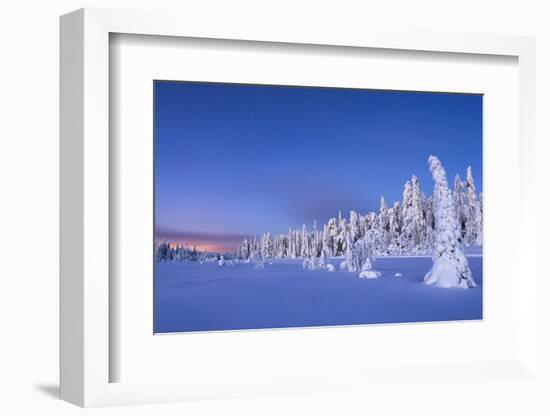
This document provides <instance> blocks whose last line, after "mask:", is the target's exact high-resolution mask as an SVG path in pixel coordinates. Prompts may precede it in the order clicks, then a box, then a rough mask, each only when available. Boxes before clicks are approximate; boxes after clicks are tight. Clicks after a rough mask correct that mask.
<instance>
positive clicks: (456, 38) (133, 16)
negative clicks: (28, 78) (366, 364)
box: [60, 9, 537, 407]
mask: <svg viewBox="0 0 550 416" xmlns="http://www.w3.org/2000/svg"><path fill="white" fill-rule="evenodd" d="M113 33H118V34H131V35H155V36H171V37H185V38H205V39H225V40H241V41H242V40H246V41H252V42H280V43H283V44H303V45H330V46H333V47H342V48H346V47H354V48H381V49H389V50H394V49H395V50H411V51H430V52H437V53H452V54H474V55H475V54H483V55H504V56H510V57H515V58H517V59H518V65H519V137H520V140H519V144H520V147H519V149H520V150H519V152H520V153H519V169H520V170H519V172H520V178H519V185H520V191H519V195H520V198H519V199H520V200H519V201H518V203H519V212H520V213H521V212H523V213H527V212H528V211H527V209H528V207H529V206H530V204H532V203H533V198H534V196H533V195H534V194H535V192H534V191H533V182H532V181H531V180H530V178H531V177H532V176H533V175H534V169H535V139H536V137H535V127H534V126H535V90H536V84H535V41H534V39H533V38H530V37H518V36H507V35H487V34H465V33H429V32H402V33H399V32H393V31H391V32H383V31H378V30H374V29H361V30H358V31H355V30H352V29H350V30H349V31H347V32H346V31H338V32H335V31H331V30H330V29H327V28H324V27H315V25H312V26H311V27H308V30H307V31H305V30H304V28H303V27H293V26H289V27H284V28H281V27H278V26H277V25H276V24H275V23H272V24H270V23H269V22H265V21H261V22H260V21H249V20H247V19H246V18H244V17H243V19H242V21H239V22H235V21H231V22H229V21H226V20H224V19H219V21H213V22H208V23H205V22H201V21H195V20H194V19H193V17H192V16H186V15H174V14H167V13H150V12H137V11H120V10H107V9H82V10H78V11H76V12H73V13H70V14H68V15H65V16H63V17H62V18H61V253H62V254H61V282H60V285H61V340H60V348H61V390H60V393H61V398H62V399H64V400H67V401H69V402H71V403H75V404H77V405H80V406H85V407H88V406H107V405H118V404H138V403H156V402H165V401H182V400H190V399H195V398H210V397H211V398H218V397H239V396H252V395H257V394H280V393H301V392H323V391H332V390H335V389H336V390H338V389H342V388H345V386H346V385H347V384H346V383H342V380H344V379H345V380H348V382H351V381H350V380H353V383H359V384H361V383H364V384H366V385H368V384H369V383H370V384H376V383H379V382H384V380H386V381H387V380H389V379H399V380H406V379H407V377H409V376H408V375H407V374H409V375H410V371H407V370H404V371H402V372H399V371H398V370H396V369H395V368H393V369H390V368H380V369H377V370H371V371H369V372H368V373H366V374H364V373H361V372H355V371H350V370H349V369H347V370H346V369H344V368H343V369H340V370H334V373H333V374H331V376H330V377H328V376H327V377H326V378H319V377H318V375H315V374H309V375H301V376H297V375H296V374H291V373H288V372H286V373H284V372H283V373H281V374H280V375H279V376H278V377H276V378H274V377H264V378H261V377H258V378H255V379H242V378H241V379H238V378H236V377H235V375H234V374H219V376H218V377H216V378H215V379H212V378H202V379H201V378H197V377H192V378H189V379H187V380H183V381H181V380H180V381H174V382H170V381H160V382H159V381H156V382H111V381H112V380H111V379H112V377H111V375H110V366H111V365H112V363H113V361H114V360H117V359H118V358H120V357H116V356H115V354H113V350H112V349H111V348H110V343H111V337H112V332H110V331H111V330H112V328H111V329H110V322H111V321H110V310H111V311H112V310H113V307H114V305H112V302H113V298H112V297H111V296H110V292H112V291H113V290H115V288H113V287H112V285H111V283H110V280H109V275H110V267H112V265H111V264H110V261H109V241H110V238H111V231H110V227H111V226H112V224H111V221H112V219H111V218H110V200H111V197H110V194H109V192H110V170H112V169H113V166H112V163H113V161H112V160H111V159H110V155H109V137H110V131H109V117H110V113H109V110H110V109H109V95H110V83H109V81H110V79H109V36H110V34H113ZM529 212H530V214H529V215H521V216H520V221H521V224H520V227H519V229H520V235H519V242H518V245H517V247H518V252H517V253H516V254H517V257H518V270H522V271H523V272H524V273H523V275H522V280H523V281H524V282H525V284H523V285H522V286H521V287H518V291H517V305H518V316H517V319H518V323H517V325H518V334H517V340H518V343H519V345H518V348H517V352H518V353H517V356H516V357H514V359H510V360H506V361H503V360H501V361H499V362H481V363H479V362H477V363H471V364H464V363H463V364H461V365H455V364H453V363H442V364H441V365H439V366H433V365H432V366H426V368H420V369H418V370H416V371H417V373H415V374H416V375H415V377H418V378H419V379H430V378H433V377H435V376H434V374H440V373H445V374H447V375H448V376H449V377H454V378H460V379H462V380H464V381H468V380H470V379H471V381H472V382H474V381H476V377H474V376H472V374H475V373H476V372H479V371H484V372H485V376H487V374H492V373H494V374H500V375H502V374H505V375H506V377H509V378H511V379H515V378H516V377H517V379H518V380H522V379H525V378H526V377H527V378H529V377H535V376H536V369H537V363H536V354H535V352H536V345H537V338H536V315H537V310H536V302H535V298H536V279H537V273H536V270H535V261H534V256H535V254H534V253H535V251H536V250H534V249H533V246H534V244H535V243H534V241H536V236H535V235H534V233H535V231H534V230H535V229H536V218H535V216H534V215H532V214H531V213H532V211H529ZM510 273H514V271H510ZM515 273H517V270H516V271H515ZM273 336H275V337H276V336H277V334H276V333H274V335H273ZM420 367H422V366H420Z"/></svg>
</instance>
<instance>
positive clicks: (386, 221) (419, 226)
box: [155, 158, 483, 277]
mask: <svg viewBox="0 0 550 416" xmlns="http://www.w3.org/2000/svg"><path fill="white" fill-rule="evenodd" d="M435 159H437V158H435ZM430 160H431V159H430ZM430 163H431V162H430ZM430 166H431V165H430ZM441 170H442V167H441ZM443 172H444V171H443ZM435 179H436V176H434V180H435ZM438 186H439V185H438V182H437V181H435V188H434V194H433V195H432V196H430V197H427V196H426V195H425V193H424V192H422V190H421V189H420V182H419V181H418V178H417V177H416V176H414V175H413V176H412V178H411V180H410V181H407V182H406V183H405V185H404V189H403V199H402V201H396V202H394V204H393V206H391V207H388V205H387V204H386V201H385V199H384V197H381V198H380V208H379V211H378V212H377V213H376V212H368V213H365V214H363V215H362V214H360V213H358V212H356V211H350V213H349V216H348V217H344V216H342V214H341V212H340V213H338V217H337V218H330V219H329V220H328V221H327V222H326V223H325V224H322V225H321V226H320V225H318V224H317V223H316V222H315V221H314V222H313V226H312V228H311V229H309V230H308V228H307V227H306V225H305V224H304V225H303V226H302V228H301V229H295V230H292V229H289V231H288V233H286V234H278V235H273V234H271V233H269V232H268V233H264V234H263V235H262V236H260V237H259V238H256V237H255V238H251V239H245V240H244V241H243V242H242V243H241V244H240V246H239V247H238V248H237V249H236V251H235V252H230V253H224V254H220V253H209V252H202V251H199V250H198V249H197V248H196V247H193V248H189V247H185V246H182V245H172V244H170V242H169V241H166V240H163V241H159V242H157V244H156V248H155V259H156V261H182V260H189V261H200V262H214V261H217V262H221V264H225V262H227V261H230V262H231V261H233V260H237V261H246V262H253V263H254V264H255V265H256V267H258V268H262V267H264V260H265V259H270V258H277V259H283V258H291V259H303V260H304V261H303V266H304V268H308V269H327V270H329V271H332V270H334V266H333V265H332V264H330V262H329V260H330V259H331V258H334V257H342V258H343V261H342V262H341V263H340V268H341V269H344V270H347V271H352V272H361V274H365V276H364V277H370V274H369V273H373V272H371V267H372V263H373V262H374V259H375V258H376V257H377V256H396V255H414V254H431V253H432V252H433V250H434V247H435V246H436V245H437V241H438V240H437V239H438V236H437V226H436V222H437V221H436V219H437V216H436V213H435V211H436V204H435V203H434V202H437V201H434V195H436V194H437V192H438V191H437V190H438V189H439V188H438ZM441 186H443V185H441ZM444 188H445V189H446V190H447V191H446V192H447V193H448V196H447V193H445V195H444V196H445V198H447V197H448V199H449V201H447V202H446V203H447V204H448V205H449V207H450V208H449V209H450V210H451V211H452V212H451V214H450V215H452V217H453V218H452V220H453V225H452V227H453V228H456V233H457V236H456V242H457V244H458V245H459V246H466V247H468V246H479V245H481V244H482V237H483V194H482V193H479V194H478V193H477V191H476V187H475V184H474V180H473V177H472V170H471V168H470V167H468V169H467V171H466V179H465V180H462V179H461V178H460V176H459V175H456V177H455V179H454V189H448V185H447V180H446V177H445V181H444ZM440 199H441V197H440ZM440 202H441V201H440ZM447 222H448V220H447ZM372 277H376V276H372Z"/></svg>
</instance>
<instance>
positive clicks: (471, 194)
mask: <svg viewBox="0 0 550 416" xmlns="http://www.w3.org/2000/svg"><path fill="white" fill-rule="evenodd" d="M465 193H466V226H465V228H466V232H465V236H464V241H465V243H466V245H468V246H473V245H477V244H481V235H479V234H481V232H482V230H481V222H482V221H481V211H480V208H479V203H478V200H477V195H476V186H475V184H474V178H473V176H472V168H471V167H470V166H468V169H467V170H466V190H465Z"/></svg>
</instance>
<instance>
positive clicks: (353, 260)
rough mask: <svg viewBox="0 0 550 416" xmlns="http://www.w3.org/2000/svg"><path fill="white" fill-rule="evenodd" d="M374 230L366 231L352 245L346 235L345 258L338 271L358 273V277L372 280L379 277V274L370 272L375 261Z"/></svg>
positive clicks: (349, 237)
mask: <svg viewBox="0 0 550 416" xmlns="http://www.w3.org/2000/svg"><path fill="white" fill-rule="evenodd" d="M376 232H377V231H376V230H375V229H370V230H368V231H367V233H366V234H365V236H364V237H361V238H360V239H359V240H357V241H356V242H355V243H353V241H352V239H351V236H350V234H348V235H347V245H346V253H345V255H346V258H345V260H343V261H342V263H340V269H341V270H346V271H348V272H360V274H359V277H361V278H367V279H372V278H376V277H380V273H379V272H377V271H374V270H372V265H373V264H374V261H375V258H376V257H375V252H376V249H375V240H376V237H375V234H376Z"/></svg>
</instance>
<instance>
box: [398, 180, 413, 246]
mask: <svg viewBox="0 0 550 416" xmlns="http://www.w3.org/2000/svg"><path fill="white" fill-rule="evenodd" d="M401 214H402V217H401V221H402V224H401V237H400V240H401V248H402V250H404V251H406V252H409V250H410V247H411V245H412V243H411V227H412V187H411V183H410V182H409V181H407V182H405V186H404V187H403V205H402V211H401Z"/></svg>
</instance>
